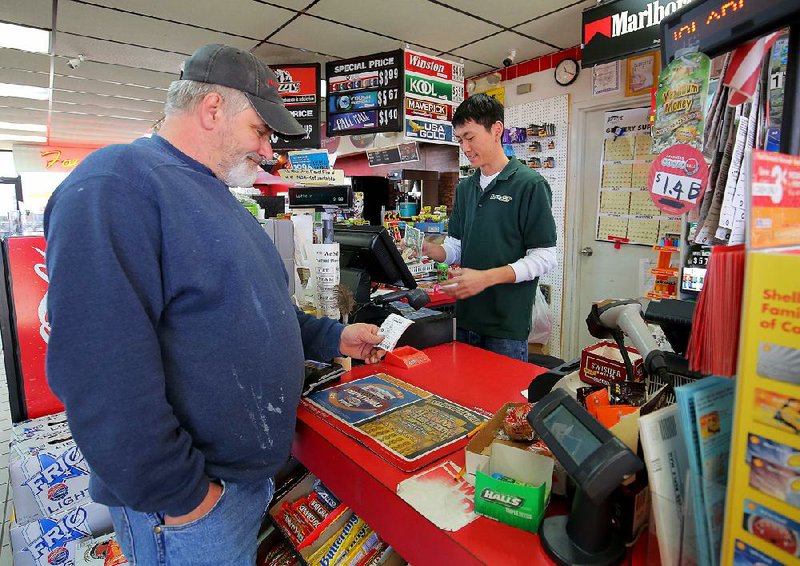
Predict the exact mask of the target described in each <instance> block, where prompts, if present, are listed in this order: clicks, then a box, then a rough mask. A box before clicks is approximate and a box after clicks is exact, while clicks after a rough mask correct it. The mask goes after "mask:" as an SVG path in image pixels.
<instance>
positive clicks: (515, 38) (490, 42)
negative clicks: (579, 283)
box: [452, 31, 554, 76]
mask: <svg viewBox="0 0 800 566" xmlns="http://www.w3.org/2000/svg"><path fill="white" fill-rule="evenodd" d="M512 48H513V49H516V50H517V61H525V60H526V59H532V58H533V57H539V56H540V55H544V54H546V53H550V52H552V51H554V49H553V48H552V47H550V46H548V45H545V44H543V43H539V42H538V41H533V40H532V39H528V38H526V37H522V36H521V35H518V34H516V33H512V32H510V31H504V32H502V33H499V34H497V35H495V36H493V37H489V38H486V39H482V40H481V41H477V42H475V43H473V44H472V45H468V46H467V47H462V48H461V49H456V50H454V51H453V52H452V53H453V54H454V55H457V56H459V57H467V58H469V59H475V60H478V61H480V62H482V63H489V64H490V65H491V66H492V67H493V68H495V69H498V68H502V66H503V59H504V58H505V57H506V55H507V54H508V51H509V49H512ZM465 74H466V75H467V76H469V74H468V73H466V69H465Z"/></svg>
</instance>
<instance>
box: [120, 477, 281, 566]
mask: <svg viewBox="0 0 800 566" xmlns="http://www.w3.org/2000/svg"><path fill="white" fill-rule="evenodd" d="M221 483H222V495H221V496H220V498H219V500H217V502H216V503H215V504H214V506H213V507H212V508H211V510H210V511H209V512H208V513H206V514H205V515H203V516H202V517H200V518H199V519H197V520H195V521H191V522H189V523H186V524H184V525H177V526H166V525H164V514H163V513H142V512H141V511H134V510H133V509H130V508H129V507H110V508H109V510H110V511H111V519H112V520H113V522H114V530H115V531H116V533H117V541H118V542H119V546H120V548H121V550H122V552H123V554H125V557H126V558H127V559H128V561H129V562H130V563H131V564H132V566H137V565H138V566H184V565H185V566H205V565H207V566H221V565H223V564H224V565H227V566H253V565H254V564H255V562H256V546H257V544H256V537H257V536H258V531H259V529H260V528H261V522H262V521H263V520H264V515H265V513H266V511H267V507H268V506H269V503H270V501H271V500H272V494H273V493H274V489H275V484H274V482H273V480H272V479H268V480H265V481H263V482H259V483H257V484H236V483H231V482H224V481H223V482H221Z"/></svg>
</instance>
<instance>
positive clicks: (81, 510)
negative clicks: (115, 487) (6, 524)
mask: <svg viewBox="0 0 800 566" xmlns="http://www.w3.org/2000/svg"><path fill="white" fill-rule="evenodd" d="M112 529H113V526H112V524H111V516H110V515H109V513H108V508H107V507H105V506H104V505H100V504H99V503H95V502H93V501H92V502H89V503H88V504H85V505H79V506H77V507H74V508H72V509H69V510H68V511H66V512H65V513H60V514H57V515H54V516H52V517H46V518H42V519H38V520H36V521H32V522H29V523H27V524H24V525H14V526H12V527H11V547H12V549H13V551H14V564H15V565H16V566H50V565H51V564H74V563H75V560H76V556H77V554H78V542H79V541H81V540H85V539H89V538H92V537H96V536H99V535H103V534H107V533H109V532H110V531H111V530H112Z"/></svg>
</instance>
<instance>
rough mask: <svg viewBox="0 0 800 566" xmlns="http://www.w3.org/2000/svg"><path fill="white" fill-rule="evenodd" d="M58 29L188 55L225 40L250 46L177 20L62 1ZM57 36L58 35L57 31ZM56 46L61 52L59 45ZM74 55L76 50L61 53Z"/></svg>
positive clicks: (249, 40) (236, 45)
mask: <svg viewBox="0 0 800 566" xmlns="http://www.w3.org/2000/svg"><path fill="white" fill-rule="evenodd" d="M58 31H59V32H69V33H72V34H75V35H83V36H87V37H96V38H101V39H105V40H111V41H116V42H121V43H130V44H131V45H139V46H143V47H153V48H156V49H161V50H164V51H171V52H174V53H182V54H185V55H189V54H191V53H192V52H193V51H194V50H195V49H197V48H198V47H201V46H203V45H205V44H207V43H226V44H228V45H233V46H235V47H240V48H242V49H250V48H251V47H252V46H253V41H252V40H251V39H242V38H240V37H234V36H232V35H227V34H224V33H218V32H214V31H206V30H201V29H197V28H193V27H190V26H185V25H181V24H177V23H170V22H161V21H158V20H154V19H152V18H147V17H145V16H136V15H132V14H126V13H123V12H116V11H114V10H108V9H106V8H99V7H96V6H88V5H85V4H78V3H76V2H65V3H64V4H63V6H62V5H61V4H59V8H58ZM59 35H60V34H59ZM56 39H57V43H56V49H57V50H58V51H59V52H60V53H64V51H63V50H62V49H61V48H60V46H59V45H58V41H60V37H59V36H57V38H56ZM64 54H66V55H73V56H74V55H77V53H72V54H70V53H64Z"/></svg>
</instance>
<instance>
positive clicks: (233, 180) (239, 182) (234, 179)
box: [221, 158, 258, 187]
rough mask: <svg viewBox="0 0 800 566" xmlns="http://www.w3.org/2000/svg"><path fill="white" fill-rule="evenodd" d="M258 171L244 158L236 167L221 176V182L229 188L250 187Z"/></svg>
mask: <svg viewBox="0 0 800 566" xmlns="http://www.w3.org/2000/svg"><path fill="white" fill-rule="evenodd" d="M257 174H258V171H257V170H256V169H255V168H254V167H253V163H252V162H251V160H250V159H249V158H244V159H243V160H242V161H240V162H239V164H238V165H235V166H234V167H231V168H230V169H229V170H228V171H226V172H225V173H223V174H222V176H221V180H222V182H223V183H225V184H226V185H228V186H229V187H252V186H253V183H255V182H256V175H257Z"/></svg>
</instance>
